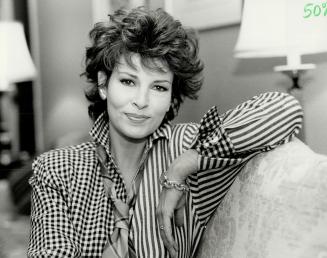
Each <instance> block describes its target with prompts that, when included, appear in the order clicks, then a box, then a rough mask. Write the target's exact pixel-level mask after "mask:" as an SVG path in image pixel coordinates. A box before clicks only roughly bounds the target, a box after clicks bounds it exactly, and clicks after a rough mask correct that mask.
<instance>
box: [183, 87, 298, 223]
mask: <svg viewBox="0 0 327 258" xmlns="http://www.w3.org/2000/svg"><path fill="white" fill-rule="evenodd" d="M302 118H303V111H302V108H301V106H300V105H299V102H298V101H297V100H296V99H295V98H294V97H292V96H291V95H288V94H286V93H280V92H269V93H264V94H261V95H259V96H255V97H253V98H252V99H250V100H248V101H246V102H244V103H242V104H240V105H238V106H237V107H235V108H234V109H231V110H229V111H227V112H226V113H224V114H222V115H219V114H218V111H217V108H216V107H213V108H211V109H210V110H209V111H208V112H207V113H206V114H205V116H204V117H203V118H202V120H201V123H200V126H199V130H198V134H197V136H196V140H195V142H194V144H193V147H192V148H194V149H195V150H196V151H197V152H198V154H199V155H198V172H197V173H195V174H193V175H191V176H190V177H189V184H190V189H191V195H192V198H193V205H194V206H195V208H196V210H197V212H198V215H199V217H200V220H202V221H203V222H206V221H207V220H208V219H209V218H210V215H211V214H212V213H213V212H214V210H215V209H216V208H217V207H218V205H219V204H220V202H221V200H222V199H223V197H224V196H225V195H226V193H227V191H228V189H229V188H230V186H231V185H232V183H233V182H234V180H235V178H236V176H237V174H238V173H239V172H240V171H241V169H242V168H243V167H244V165H245V164H246V162H247V161H248V160H250V159H251V158H252V157H254V156H256V155H257V154H259V153H262V152H265V151H269V150H272V149H274V148H275V147H277V146H278V145H281V144H283V143H286V142H288V141H290V140H291V139H292V138H293V137H294V136H295V135H296V134H297V133H298V132H299V130H300V129H301V124H302Z"/></svg>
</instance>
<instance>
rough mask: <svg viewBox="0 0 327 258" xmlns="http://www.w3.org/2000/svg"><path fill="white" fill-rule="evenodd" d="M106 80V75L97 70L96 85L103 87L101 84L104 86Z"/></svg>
mask: <svg viewBox="0 0 327 258" xmlns="http://www.w3.org/2000/svg"><path fill="white" fill-rule="evenodd" d="M106 81H107V75H106V74H105V73H104V72H102V71H99V72H98V86H99V87H103V86H106V85H105V84H106Z"/></svg>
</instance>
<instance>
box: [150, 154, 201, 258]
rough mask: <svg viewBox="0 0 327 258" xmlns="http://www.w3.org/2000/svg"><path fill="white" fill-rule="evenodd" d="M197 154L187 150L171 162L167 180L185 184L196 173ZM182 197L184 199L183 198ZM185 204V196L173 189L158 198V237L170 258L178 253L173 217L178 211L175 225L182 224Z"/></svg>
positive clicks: (164, 190)
mask: <svg viewBox="0 0 327 258" xmlns="http://www.w3.org/2000/svg"><path fill="white" fill-rule="evenodd" d="M197 157H198V153H197V152H196V151H195V150H188V151H186V152H184V153H183V154H182V155H181V156H179V157H178V158H177V159H176V160H174V161H173V163H172V164H171V166H170V167H169V169H168V171H167V178H168V180H170V181H176V182H180V183H185V180H186V178H187V177H188V176H189V175H190V174H192V173H194V172H196V171H197ZM183 197H184V198H183ZM184 204H185V195H184V192H183V191H179V190H176V189H174V188H171V189H167V188H163V189H162V192H161V194H160V197H159V204H158V207H157V211H156V217H157V221H158V226H159V227H160V235H161V238H162V240H163V242H164V245H165V247H166V248H167V249H168V251H169V253H170V255H171V257H176V256H177V252H178V246H177V243H176V242H175V240H174V237H173V228H174V225H173V224H172V223H173V216H174V213H175V211H178V213H179V214H177V217H176V219H175V222H176V224H178V225H181V224H182V223H183V218H182V216H181V215H182V213H181V212H183V207H184Z"/></svg>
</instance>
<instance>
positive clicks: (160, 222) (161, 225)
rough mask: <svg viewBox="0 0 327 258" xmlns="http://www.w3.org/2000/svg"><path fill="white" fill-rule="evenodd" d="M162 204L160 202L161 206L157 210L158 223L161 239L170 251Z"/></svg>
mask: <svg viewBox="0 0 327 258" xmlns="http://www.w3.org/2000/svg"><path fill="white" fill-rule="evenodd" d="M160 203H161V202H159V206H158V207H157V209H156V218H157V223H158V229H159V233H160V236H161V239H162V241H163V244H164V246H165V247H166V248H167V249H168V250H169V241H168V239H167V237H166V234H165V231H164V227H165V225H164V222H163V208H162V206H161V205H160Z"/></svg>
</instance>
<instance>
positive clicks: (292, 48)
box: [235, 0, 327, 91]
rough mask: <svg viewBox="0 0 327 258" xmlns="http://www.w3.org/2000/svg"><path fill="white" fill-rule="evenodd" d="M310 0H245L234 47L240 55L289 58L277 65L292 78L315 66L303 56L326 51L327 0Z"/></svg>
mask: <svg viewBox="0 0 327 258" xmlns="http://www.w3.org/2000/svg"><path fill="white" fill-rule="evenodd" d="M309 2H310V1H308V0H273V1H272V0H244V6H243V14H242V23H241V28H240V33H239V37H238V40H237V43H236V46H235V57H237V58H265V57H284V56H285V57H286V58H287V64H286V65H282V66H276V67H275V68H274V70H275V71H278V72H283V73H285V74H287V75H288V76H290V77H291V78H292V80H293V86H292V88H291V89H290V90H289V91H292V90H293V89H295V88H301V87H300V86H299V84H298V80H299V76H300V73H302V72H304V71H306V70H309V69H314V68H315V65H314V64H303V63H302V61H301V56H302V55H305V54H317V53H321V52H327V34H326V31H327V3H326V2H323V1H321V2H320V3H318V2H317V3H316V4H312V3H309Z"/></svg>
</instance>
